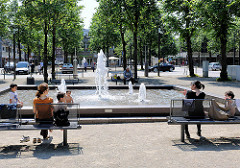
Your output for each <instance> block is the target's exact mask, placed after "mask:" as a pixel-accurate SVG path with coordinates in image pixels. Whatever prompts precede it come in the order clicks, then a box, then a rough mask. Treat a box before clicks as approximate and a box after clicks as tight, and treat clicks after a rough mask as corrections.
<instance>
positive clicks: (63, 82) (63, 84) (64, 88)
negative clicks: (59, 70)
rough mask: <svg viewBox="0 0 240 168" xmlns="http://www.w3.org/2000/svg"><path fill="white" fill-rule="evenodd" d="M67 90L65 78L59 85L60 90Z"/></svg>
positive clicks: (64, 91)
mask: <svg viewBox="0 0 240 168" xmlns="http://www.w3.org/2000/svg"><path fill="white" fill-rule="evenodd" d="M66 90H67V86H66V83H65V80H64V79H62V80H61V84H60V85H59V86H58V91H59V92H63V93H66Z"/></svg>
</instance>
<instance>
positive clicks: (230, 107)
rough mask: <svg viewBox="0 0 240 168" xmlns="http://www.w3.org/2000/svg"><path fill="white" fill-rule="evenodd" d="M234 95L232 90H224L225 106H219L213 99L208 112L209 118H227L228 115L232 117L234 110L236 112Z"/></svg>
mask: <svg viewBox="0 0 240 168" xmlns="http://www.w3.org/2000/svg"><path fill="white" fill-rule="evenodd" d="M234 97H235V95H234V93H233V92H232V91H227V92H225V100H226V104H225V107H221V106H220V105H218V104H217V103H216V101H215V100H212V101H211V106H210V110H209V112H208V116H209V118H211V119H214V120H227V119H228V118H229V117H233V116H234V115H235V114H236V112H238V110H237V105H236V102H235V100H234Z"/></svg>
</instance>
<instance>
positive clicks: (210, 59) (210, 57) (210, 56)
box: [209, 51, 212, 62]
mask: <svg viewBox="0 0 240 168" xmlns="http://www.w3.org/2000/svg"><path fill="white" fill-rule="evenodd" d="M209 62H212V52H211V51H210V52H209Z"/></svg>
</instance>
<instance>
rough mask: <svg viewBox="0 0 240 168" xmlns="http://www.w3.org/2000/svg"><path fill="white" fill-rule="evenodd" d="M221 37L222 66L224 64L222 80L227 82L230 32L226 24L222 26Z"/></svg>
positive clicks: (221, 74)
mask: <svg viewBox="0 0 240 168" xmlns="http://www.w3.org/2000/svg"><path fill="white" fill-rule="evenodd" d="M221 29H222V31H221V36H220V42H221V56H222V59H221V64H222V70H221V73H220V78H221V80H227V79H228V75H227V54H226V51H227V32H228V28H227V25H226V24H223V25H222V26H221Z"/></svg>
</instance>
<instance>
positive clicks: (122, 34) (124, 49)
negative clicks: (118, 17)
mask: <svg viewBox="0 0 240 168" xmlns="http://www.w3.org/2000/svg"><path fill="white" fill-rule="evenodd" d="M120 33H121V38H122V45H123V48H122V50H123V69H124V70H126V67H127V58H126V42H125V37H124V32H123V29H122V24H120Z"/></svg>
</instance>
